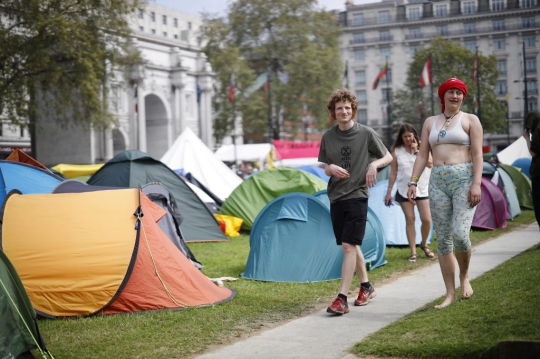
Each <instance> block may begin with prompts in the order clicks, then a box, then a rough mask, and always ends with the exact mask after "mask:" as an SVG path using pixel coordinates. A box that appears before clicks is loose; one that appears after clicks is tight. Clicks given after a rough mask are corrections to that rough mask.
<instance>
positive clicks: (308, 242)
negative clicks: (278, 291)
mask: <svg viewBox="0 0 540 359" xmlns="http://www.w3.org/2000/svg"><path fill="white" fill-rule="evenodd" d="M249 244H250V251H249V256H248V260H247V264H246V268H245V270H244V273H242V276H243V277H244V278H248V279H255V280H262V281H270V282H299V283H305V282H320V281H327V280H333V279H339V278H341V263H342V261H343V251H342V250H341V248H340V247H339V246H337V245H336V241H335V237H334V232H333V230H332V223H331V220H330V210H329V209H328V208H327V207H326V206H325V205H324V204H323V203H322V202H320V201H319V200H317V199H316V198H315V197H313V196H311V195H308V194H305V193H288V194H284V195H282V196H279V197H278V198H276V199H274V200H273V201H272V202H270V203H269V204H268V205H266V206H265V207H264V208H263V209H262V211H261V212H260V213H259V215H258V216H257V219H256V220H255V222H254V224H253V228H252V230H251V234H250V241H249Z"/></svg>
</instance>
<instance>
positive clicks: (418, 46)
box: [409, 44, 422, 56]
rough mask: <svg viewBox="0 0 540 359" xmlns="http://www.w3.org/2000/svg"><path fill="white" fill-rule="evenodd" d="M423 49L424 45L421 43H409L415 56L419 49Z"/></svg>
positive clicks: (410, 49) (412, 54)
mask: <svg viewBox="0 0 540 359" xmlns="http://www.w3.org/2000/svg"><path fill="white" fill-rule="evenodd" d="M421 49H422V46H421V45H419V44H411V45H409V51H410V53H411V56H414V54H416V52H417V51H420V50H421Z"/></svg>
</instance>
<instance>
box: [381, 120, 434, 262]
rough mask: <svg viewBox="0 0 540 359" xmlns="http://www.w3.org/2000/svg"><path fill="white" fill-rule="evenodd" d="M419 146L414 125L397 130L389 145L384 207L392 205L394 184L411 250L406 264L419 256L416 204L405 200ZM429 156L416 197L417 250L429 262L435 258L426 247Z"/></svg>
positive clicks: (429, 219)
mask: <svg viewBox="0 0 540 359" xmlns="http://www.w3.org/2000/svg"><path fill="white" fill-rule="evenodd" d="M419 144H420V138H419V137H418V132H416V129H415V128H414V126H413V125H411V124H408V123H403V124H402V125H401V127H400V129H399V132H398V135H397V138H396V141H395V142H394V144H393V145H392V157H393V160H392V166H391V171H390V178H389V180H388V190H387V192H386V198H385V204H386V205H387V206H389V205H391V204H392V188H393V187H394V183H395V184H396V187H397V191H396V195H395V201H396V202H398V203H399V205H400V206H401V210H402V211H403V214H404V215H405V222H406V228H405V231H406V233H407V240H408V242H409V247H410V249H411V255H410V257H409V262H416V260H417V259H418V256H417V254H416V228H415V222H416V217H415V213H414V206H415V204H413V203H411V202H409V200H408V198H407V191H408V190H409V187H408V183H409V181H410V178H411V176H412V170H413V166H414V161H415V160H416V155H417V153H418V148H419ZM431 164H432V162H431V156H429V159H428V163H427V165H426V168H425V169H424V171H423V172H422V175H421V176H420V178H419V179H418V191H417V196H416V206H418V212H419V213H420V220H421V221H422V227H421V229H420V231H421V233H422V243H421V244H420V248H421V249H422V250H423V251H424V254H425V255H426V257H428V258H433V257H434V256H435V255H434V254H433V252H432V251H431V249H429V247H428V246H427V239H428V236H429V232H430V230H431V212H430V210H429V198H428V183H429V175H430V173H431Z"/></svg>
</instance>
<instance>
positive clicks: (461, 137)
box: [429, 112, 471, 147]
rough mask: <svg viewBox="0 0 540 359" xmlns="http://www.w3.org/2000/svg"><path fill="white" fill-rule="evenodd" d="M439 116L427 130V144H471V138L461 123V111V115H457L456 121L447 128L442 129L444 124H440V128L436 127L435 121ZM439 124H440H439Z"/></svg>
mask: <svg viewBox="0 0 540 359" xmlns="http://www.w3.org/2000/svg"><path fill="white" fill-rule="evenodd" d="M440 117H441V115H439V117H437V119H436V120H435V122H433V126H431V131H430V132H429V144H430V145H431V147H433V146H437V145H442V144H447V143H448V144H455V145H464V146H469V147H470V146H471V138H470V137H469V135H468V134H467V132H465V131H464V130H463V126H462V125H461V118H462V117H463V112H461V116H459V119H458V122H457V123H456V124H455V125H454V127H452V128H451V129H449V130H446V129H444V127H445V125H444V124H443V125H442V128H437V122H438V121H439V118H440ZM439 126H441V125H439Z"/></svg>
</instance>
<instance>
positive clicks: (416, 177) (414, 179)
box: [411, 176, 420, 182]
mask: <svg viewBox="0 0 540 359" xmlns="http://www.w3.org/2000/svg"><path fill="white" fill-rule="evenodd" d="M411 181H416V182H418V181H420V178H418V176H411Z"/></svg>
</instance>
